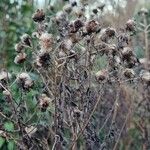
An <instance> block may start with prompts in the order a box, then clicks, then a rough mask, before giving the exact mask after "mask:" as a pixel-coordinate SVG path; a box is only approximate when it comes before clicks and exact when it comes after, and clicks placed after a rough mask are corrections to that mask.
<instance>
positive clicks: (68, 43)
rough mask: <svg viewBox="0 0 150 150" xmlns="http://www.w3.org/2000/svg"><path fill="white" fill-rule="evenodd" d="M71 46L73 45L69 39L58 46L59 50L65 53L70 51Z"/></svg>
mask: <svg viewBox="0 0 150 150" xmlns="http://www.w3.org/2000/svg"><path fill="white" fill-rule="evenodd" d="M72 46H73V43H72V40H71V39H70V38H69V39H65V40H64V41H63V42H62V43H61V45H60V47H61V49H62V50H63V51H64V52H67V51H69V50H71V49H72Z"/></svg>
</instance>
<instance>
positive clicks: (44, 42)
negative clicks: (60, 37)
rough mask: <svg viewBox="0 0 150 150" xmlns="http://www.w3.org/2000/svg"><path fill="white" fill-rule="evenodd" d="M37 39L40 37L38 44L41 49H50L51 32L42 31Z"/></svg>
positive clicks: (51, 41)
mask: <svg viewBox="0 0 150 150" xmlns="http://www.w3.org/2000/svg"><path fill="white" fill-rule="evenodd" d="M39 39H40V45H41V48H42V49H45V50H46V51H51V50H52V45H53V37H52V34H49V33H42V35H41V36H40V38H39Z"/></svg>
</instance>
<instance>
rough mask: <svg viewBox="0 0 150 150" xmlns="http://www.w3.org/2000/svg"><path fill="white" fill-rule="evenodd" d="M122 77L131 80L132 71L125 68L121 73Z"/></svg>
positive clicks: (133, 74)
mask: <svg viewBox="0 0 150 150" xmlns="http://www.w3.org/2000/svg"><path fill="white" fill-rule="evenodd" d="M123 74H124V76H125V77H127V78H133V77H134V76H135V73H134V70H133V69H130V68H126V69H125V70H124V72H123Z"/></svg>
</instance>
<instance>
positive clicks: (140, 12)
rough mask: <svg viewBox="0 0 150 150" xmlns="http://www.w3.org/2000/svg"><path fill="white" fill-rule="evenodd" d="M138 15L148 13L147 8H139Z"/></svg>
mask: <svg viewBox="0 0 150 150" xmlns="http://www.w3.org/2000/svg"><path fill="white" fill-rule="evenodd" d="M138 14H139V15H148V9H147V8H145V7H143V8H141V10H140V11H139V12H138Z"/></svg>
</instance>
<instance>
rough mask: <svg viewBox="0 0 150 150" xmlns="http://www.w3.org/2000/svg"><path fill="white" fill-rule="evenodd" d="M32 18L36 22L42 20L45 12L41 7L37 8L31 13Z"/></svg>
mask: <svg viewBox="0 0 150 150" xmlns="http://www.w3.org/2000/svg"><path fill="white" fill-rule="evenodd" d="M32 19H33V20H34V21H35V22H38V23H39V22H42V21H44V20H45V13H44V12H43V9H41V10H40V9H37V10H36V12H35V13H34V14H33V15H32Z"/></svg>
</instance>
